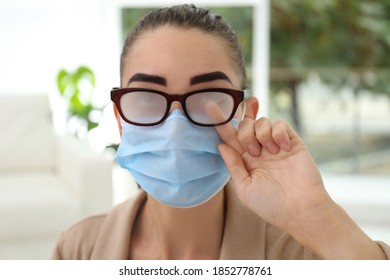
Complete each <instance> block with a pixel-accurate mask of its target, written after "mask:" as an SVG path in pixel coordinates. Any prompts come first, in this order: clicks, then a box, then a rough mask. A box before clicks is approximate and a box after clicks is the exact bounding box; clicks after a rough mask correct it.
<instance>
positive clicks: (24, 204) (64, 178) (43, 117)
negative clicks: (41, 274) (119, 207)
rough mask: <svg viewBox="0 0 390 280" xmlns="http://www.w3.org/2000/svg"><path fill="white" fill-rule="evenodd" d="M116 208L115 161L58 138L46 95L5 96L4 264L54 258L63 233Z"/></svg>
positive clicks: (1, 118) (0, 220)
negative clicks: (113, 207)
mask: <svg viewBox="0 0 390 280" xmlns="http://www.w3.org/2000/svg"><path fill="white" fill-rule="evenodd" d="M111 207H112V162H111V161H109V160H108V159H106V158H105V157H104V156H103V155H101V154H99V153H97V152H95V151H94V150H93V149H92V148H90V147H89V145H88V144H87V143H86V142H83V141H81V140H78V139H76V138H75V137H73V136H59V135H56V134H55V133H53V128H52V121H51V112H50V106H49V99H48V96H47V95H44V94H0V259H49V258H50V256H51V252H52V250H53V248H54V246H55V242H56V240H57V238H58V236H59V234H60V232H61V231H62V230H63V229H65V228H67V227H68V226H70V225H71V224H73V223H75V222H76V221H77V220H79V219H81V218H83V217H85V216H87V215H90V214H93V213H97V212H101V211H105V210H107V209H109V208H111Z"/></svg>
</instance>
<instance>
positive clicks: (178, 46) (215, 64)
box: [122, 25, 238, 80]
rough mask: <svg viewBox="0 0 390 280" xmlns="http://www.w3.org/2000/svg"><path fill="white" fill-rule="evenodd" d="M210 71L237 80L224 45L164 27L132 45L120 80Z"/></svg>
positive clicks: (199, 33) (191, 32)
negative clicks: (146, 74) (144, 73)
mask: <svg viewBox="0 0 390 280" xmlns="http://www.w3.org/2000/svg"><path fill="white" fill-rule="evenodd" d="M213 71H223V72H225V73H227V74H228V75H229V77H230V78H231V79H232V80H234V79H236V77H234V76H236V74H235V72H236V71H234V63H233V59H232V56H231V53H230V50H229V47H228V45H227V43H226V42H224V41H223V40H222V39H221V38H219V37H218V36H216V35H213V34H208V33H205V32H203V31H201V30H198V29H182V28H178V27H173V26H168V25H167V26H163V27H159V28H157V29H155V30H151V31H146V32H144V33H143V34H142V35H141V36H140V37H139V38H138V39H137V40H136V41H135V43H134V45H133V46H132V47H131V49H130V51H129V53H128V55H127V57H126V60H125V65H124V72H123V74H124V77H122V79H126V78H128V76H129V75H131V74H132V73H136V72H146V73H153V74H156V75H163V76H167V78H168V80H169V78H170V77H183V78H184V76H185V75H188V76H193V75H197V74H200V73H206V72H213ZM237 79H238V77H237Z"/></svg>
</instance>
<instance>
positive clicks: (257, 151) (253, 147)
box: [248, 144, 260, 157]
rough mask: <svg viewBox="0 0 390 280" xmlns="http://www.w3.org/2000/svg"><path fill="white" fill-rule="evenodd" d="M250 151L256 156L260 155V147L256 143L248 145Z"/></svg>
mask: <svg viewBox="0 0 390 280" xmlns="http://www.w3.org/2000/svg"><path fill="white" fill-rule="evenodd" d="M248 152H249V153H250V154H251V155H252V156H254V157H257V156H259V155H260V147H259V146H257V145H255V144H251V145H249V146H248Z"/></svg>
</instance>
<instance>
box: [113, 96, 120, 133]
mask: <svg viewBox="0 0 390 280" xmlns="http://www.w3.org/2000/svg"><path fill="white" fill-rule="evenodd" d="M112 106H113V109H114V115H115V118H116V122H117V124H118V129H119V134H120V136H121V138H122V123H121V116H120V115H119V112H118V109H117V108H116V106H115V104H114V103H112Z"/></svg>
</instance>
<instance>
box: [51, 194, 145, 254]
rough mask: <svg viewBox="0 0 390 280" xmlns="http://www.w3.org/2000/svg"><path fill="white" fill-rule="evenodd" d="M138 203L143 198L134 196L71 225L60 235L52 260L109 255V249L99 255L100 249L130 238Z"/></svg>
mask: <svg viewBox="0 0 390 280" xmlns="http://www.w3.org/2000/svg"><path fill="white" fill-rule="evenodd" d="M142 200H143V195H142V194H140V195H137V196H135V197H133V198H131V199H129V200H126V201H125V202H123V203H121V204H119V205H117V206H115V207H114V208H112V209H111V210H110V211H108V212H106V213H103V214H98V215H93V216H90V217H87V218H84V219H82V220H81V221H79V222H77V223H76V224H74V225H72V226H71V227H70V228H68V229H67V230H65V231H63V232H62V233H61V235H60V237H59V239H58V241H57V244H56V247H55V249H54V252H53V254H52V259H63V260H85V259H93V258H100V259H105V258H107V256H108V255H110V254H112V253H113V252H110V248H108V249H106V251H105V252H102V250H103V249H104V248H102V247H104V246H106V245H105V244H106V243H110V241H112V240H111V239H114V240H116V241H122V242H124V241H125V238H130V232H131V228H132V225H133V220H134V217H135V215H136V213H137V210H138V208H139V205H140V203H141V201H142ZM115 253H116V252H114V254H115ZM96 254H97V255H96ZM123 254H125V252H123Z"/></svg>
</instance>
